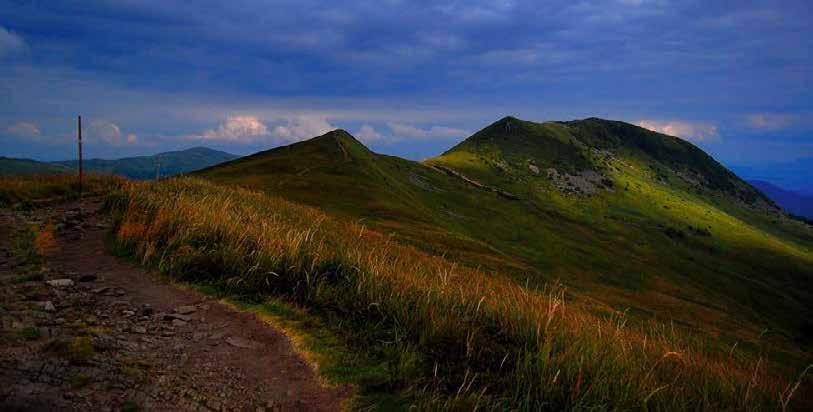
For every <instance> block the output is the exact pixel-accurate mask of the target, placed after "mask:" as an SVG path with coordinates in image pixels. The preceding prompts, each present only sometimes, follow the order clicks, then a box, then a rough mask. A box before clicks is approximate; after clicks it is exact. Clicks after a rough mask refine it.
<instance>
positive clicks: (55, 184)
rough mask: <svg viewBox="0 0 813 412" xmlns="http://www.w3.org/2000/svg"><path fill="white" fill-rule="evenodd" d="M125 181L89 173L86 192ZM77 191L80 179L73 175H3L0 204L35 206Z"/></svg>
mask: <svg viewBox="0 0 813 412" xmlns="http://www.w3.org/2000/svg"><path fill="white" fill-rule="evenodd" d="M123 180H124V179H123V178H120V177H115V176H104V175H92V174H91V175H86V176H85V177H84V188H83V191H84V193H85V194H94V193H99V192H107V191H109V190H110V189H111V188H112V187H115V186H117V185H119V184H120V183H121V182H122V181H123ZM78 194H79V179H78V177H77V176H76V175H72V174H70V175H69V174H62V175H46V176H39V175H25V176H0V207H23V208H25V207H35V206H37V205H40V204H44V203H50V202H55V201H61V200H64V199H66V198H71V197H76V196H78Z"/></svg>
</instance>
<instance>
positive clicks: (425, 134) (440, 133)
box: [387, 122, 469, 139]
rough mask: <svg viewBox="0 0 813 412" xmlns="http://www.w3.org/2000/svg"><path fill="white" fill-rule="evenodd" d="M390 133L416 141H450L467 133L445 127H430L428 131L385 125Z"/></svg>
mask: <svg viewBox="0 0 813 412" xmlns="http://www.w3.org/2000/svg"><path fill="white" fill-rule="evenodd" d="M387 125H388V126H389V127H390V129H391V130H392V133H393V134H394V135H395V136H397V137H410V138H416V139H433V138H437V139H450V138H458V137H465V136H466V135H468V134H469V133H468V132H467V131H465V130H462V129H455V128H452V127H445V126H432V127H430V128H429V129H422V128H420V127H417V126H413V125H411V124H406V123H398V122H391V123H388V124H387Z"/></svg>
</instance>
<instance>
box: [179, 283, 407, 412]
mask: <svg viewBox="0 0 813 412" xmlns="http://www.w3.org/2000/svg"><path fill="white" fill-rule="evenodd" d="M190 286H192V287H193V288H194V289H195V290H198V291H200V292H202V293H205V294H207V295H210V296H216V297H219V298H220V299H221V301H222V302H224V303H226V304H229V305H232V306H234V307H235V308H237V309H239V310H241V311H247V312H252V313H256V314H257V315H258V316H259V317H260V318H261V319H262V320H264V321H266V322H268V323H269V324H270V325H272V326H273V327H274V328H276V329H277V330H281V331H283V332H284V333H285V334H286V335H287V336H288V337H289V339H291V341H292V342H293V344H294V346H295V349H296V351H297V352H298V353H300V354H302V355H303V356H304V357H305V358H306V360H307V361H308V362H309V363H310V364H311V365H312V366H313V367H314V368H315V369H317V370H318V372H319V376H320V377H321V378H322V379H324V380H325V381H326V382H327V384H329V385H353V387H354V388H356V389H355V393H354V396H353V399H352V402H351V404H350V405H349V406H350V408H351V409H353V410H357V409H364V410H370V408H372V410H381V411H391V410H406V409H407V406H408V405H409V402H410V401H414V394H411V393H410V392H409V391H407V390H404V387H406V386H408V384H409V379H408V378H409V376H410V375H409V373H408V371H405V369H406V368H404V367H400V368H394V367H393V366H392V365H391V363H392V362H393V356H390V355H391V354H392V353H393V352H397V353H405V354H408V355H406V356H408V357H412V358H419V357H421V356H422V355H421V354H420V353H417V352H415V351H414V350H409V348H406V347H402V345H393V344H388V343H384V344H382V342H381V341H380V340H379V338H387V337H388V335H390V334H391V331H384V330H382V326H383V325H377V327H371V326H373V325H370V324H367V323H358V322H356V323H353V322H347V320H346V319H343V318H342V317H341V316H340V314H336V313H334V312H331V311H328V310H318V309H314V308H311V309H310V310H308V309H305V308H303V307H301V306H298V305H296V304H295V303H294V302H289V301H284V300H282V299H280V298H277V297H274V296H267V295H266V296H263V295H256V294H251V293H250V292H249V293H248V294H243V295H235V294H232V293H230V292H229V291H228V289H227V288H225V287H224V285H212V284H208V285H206V284H191V285H190ZM354 342H355V343H354ZM392 346H395V347H392ZM359 347H364V348H365V350H361V351H360V350H358V348H359ZM402 357H403V355H401V356H399V357H398V359H401V358H402ZM396 369H397V370H398V372H395V370H396ZM401 375H405V376H401ZM399 388H400V389H399Z"/></svg>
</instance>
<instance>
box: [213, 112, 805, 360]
mask: <svg viewBox="0 0 813 412" xmlns="http://www.w3.org/2000/svg"><path fill="white" fill-rule="evenodd" d="M553 169H555V170H553ZM199 175H200V176H202V177H205V178H207V179H210V180H213V181H215V182H220V183H228V184H236V185H240V186H244V187H249V188H253V189H259V190H263V191H265V192H267V193H272V194H275V195H280V196H283V197H285V198H288V199H290V200H294V201H297V202H301V203H305V204H309V205H313V206H316V207H319V208H321V209H323V210H325V211H328V212H331V213H335V214H339V215H342V216H350V217H353V218H356V219H363V222H364V223H365V224H369V225H371V226H372V227H373V228H375V229H376V230H379V231H382V232H384V233H388V234H391V235H392V236H394V238H395V239H396V240H399V241H402V242H404V243H409V244H412V245H415V246H417V247H419V248H420V249H422V250H424V251H428V252H430V253H433V254H436V255H444V256H447V257H449V258H451V259H453V260H455V261H458V262H461V263H463V264H466V265H468V266H471V267H481V268H483V269H485V270H491V271H496V272H499V273H501V274H505V275H507V276H509V277H511V278H513V279H515V280H516V281H518V282H519V283H522V284H526V282H529V283H528V284H529V285H531V286H533V285H539V284H542V283H548V282H552V281H556V280H557V279H558V280H561V281H562V282H563V283H564V284H566V285H567V286H568V287H569V288H570V289H569V291H570V293H571V294H572V295H574V296H577V297H578V299H577V300H578V302H580V304H585V305H590V306H593V307H594V308H595V309H596V310H598V311H603V310H605V309H606V308H612V309H615V310H625V309H629V312H630V313H631V314H632V315H634V316H633V317H632V319H633V320H641V319H650V318H653V317H654V318H658V319H672V320H674V321H675V322H676V323H677V324H678V325H681V326H683V327H685V328H688V329H694V330H701V331H702V332H703V333H704V334H711V335H714V336H719V337H720V338H721V339H718V340H715V343H714V344H719V345H731V344H733V343H734V342H735V341H743V340H744V343H740V345H742V346H746V347H747V346H749V345H756V343H755V342H757V341H758V340H759V339H762V340H765V339H773V340H775V341H776V342H779V343H780V346H781V347H782V348H784V349H786V350H787V351H789V352H793V354H792V356H794V357H795V358H798V357H799V356H801V357H803V358H804V357H808V356H809V355H805V354H802V353H800V352H799V351H798V350H797V348H798V346H797V345H799V343H801V344H802V346H805V345H809V341H810V325H809V321H808V320H807V319H809V316H810V306H809V303H808V302H810V301H811V299H813V292H812V291H811V286H810V285H811V283H812V282H811V279H810V278H811V274H813V251H812V250H811V242H813V233H812V232H811V230H810V228H809V227H807V226H805V225H804V224H802V223H801V222H797V221H794V220H790V219H787V218H786V217H784V216H783V215H782V214H781V213H780V212H779V211H778V209H777V208H776V206H775V205H774V204H773V203H772V202H771V201H770V200H768V199H767V198H765V197H764V195H762V194H761V193H760V192H759V191H757V190H754V189H753V188H752V187H751V186H750V185H748V184H747V183H745V182H743V181H742V180H740V179H739V178H737V177H736V176H735V175H734V174H732V173H731V172H729V171H728V170H726V169H725V168H724V167H722V166H721V165H719V163H717V162H716V161H714V160H713V159H712V158H711V157H709V156H708V155H706V154H705V153H703V152H702V151H701V150H699V149H697V148H696V147H694V146H692V145H691V144H689V143H687V142H684V141H682V140H679V139H677V138H674V137H669V136H665V135H661V134H657V133H654V132H650V131H647V130H645V129H642V128H639V127H636V126H632V125H628V124H624V123H621V122H610V121H604V120H600V119H587V120H584V121H576V122H548V123H543V124H538V123H532V122H523V121H520V120H518V119H515V118H505V119H502V120H500V121H498V122H496V123H494V124H492V125H490V126H489V127H487V128H485V129H483V130H482V131H480V132H478V133H477V134H475V135H474V136H472V137H471V138H469V139H467V140H466V141H464V142H463V143H461V144H460V145H458V146H456V147H454V148H452V149H451V150H449V151H448V152H446V153H444V154H443V155H442V156H439V157H438V158H435V159H431V160H428V161H426V162H424V163H416V162H410V161H407V160H403V159H399V158H395V157H390V156H382V155H377V154H375V153H372V152H370V151H369V150H367V149H366V148H364V147H363V145H361V144H360V143H358V142H357V141H356V140H355V139H353V138H352V137H351V136H349V135H348V134H347V133H346V132H342V131H336V132H331V133H329V134H327V135H325V136H321V137H319V138H315V139H312V140H310V141H306V142H300V143H297V144H294V145H291V146H288V147H283V148H277V149H274V150H270V151H267V152H262V153H258V154H256V155H253V156H249V157H246V158H243V159H239V160H236V161H232V162H229V163H226V164H223V165H220V166H216V167H213V168H209V169H206V170H204V171H201V172H200V173H199ZM766 328H768V329H769V331H770V333H769V334H768V337H767V338H766V336H765V335H764V334H763V333H762V332H763V330H764V329H766ZM752 347H755V346H752Z"/></svg>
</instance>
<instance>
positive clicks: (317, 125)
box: [272, 116, 336, 141]
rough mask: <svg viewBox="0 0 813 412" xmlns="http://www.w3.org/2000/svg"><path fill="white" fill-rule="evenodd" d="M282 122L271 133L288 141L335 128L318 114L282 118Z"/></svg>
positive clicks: (314, 135)
mask: <svg viewBox="0 0 813 412" xmlns="http://www.w3.org/2000/svg"><path fill="white" fill-rule="evenodd" d="M284 123H285V124H284V125H279V126H276V127H274V129H273V130H272V134H273V135H274V136H276V137H278V138H283V139H287V140H289V141H299V140H305V139H310V138H312V137H316V136H321V135H323V134H325V133H327V132H329V131H331V130H334V129H336V128H335V127H333V126H332V125H331V124H330V123H328V121H327V120H326V119H325V118H323V117H318V116H295V117H293V118H289V119H286V120H284Z"/></svg>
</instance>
